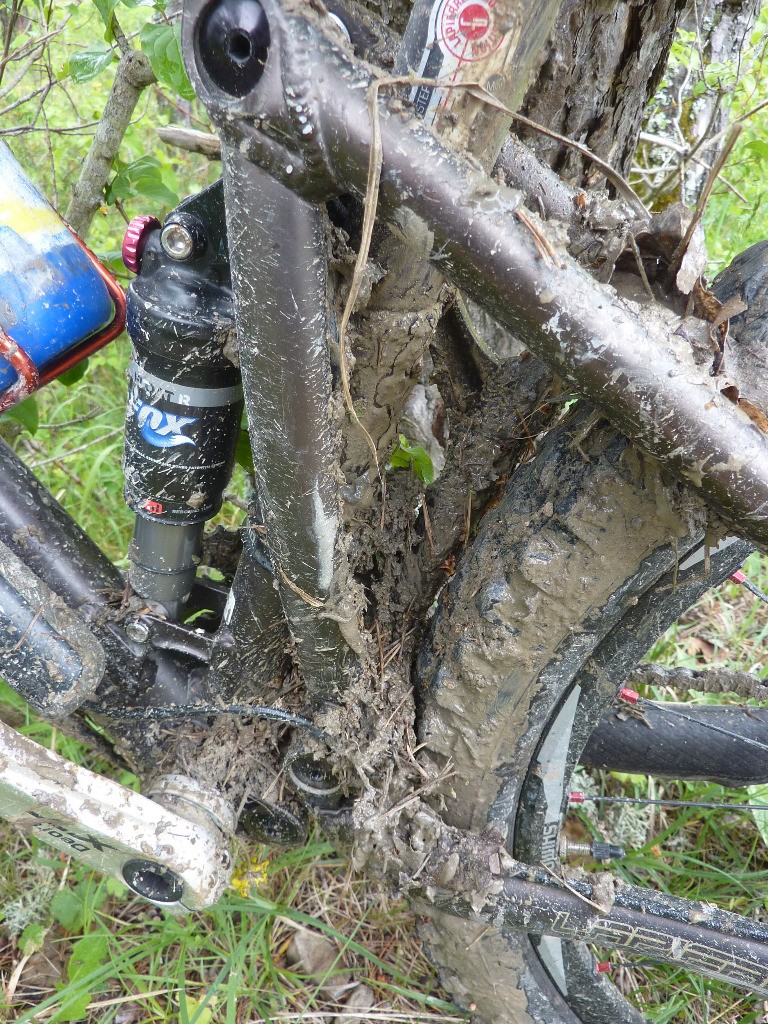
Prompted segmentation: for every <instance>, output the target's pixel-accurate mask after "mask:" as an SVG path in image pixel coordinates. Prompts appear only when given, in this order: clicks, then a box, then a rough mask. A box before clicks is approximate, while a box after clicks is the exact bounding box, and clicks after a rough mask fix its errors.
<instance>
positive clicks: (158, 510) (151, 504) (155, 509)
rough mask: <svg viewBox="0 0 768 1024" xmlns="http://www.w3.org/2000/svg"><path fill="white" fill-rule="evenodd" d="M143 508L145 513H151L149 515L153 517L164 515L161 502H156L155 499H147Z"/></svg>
mask: <svg viewBox="0 0 768 1024" xmlns="http://www.w3.org/2000/svg"><path fill="white" fill-rule="evenodd" d="M141 507H142V508H143V509H144V511H145V512H149V514H150V515H153V516H160V515H162V514H163V506H162V505H161V504H160V502H159V501H155V499H154V498H147V500H146V501H145V502H144V504H143V505H142V506H141Z"/></svg>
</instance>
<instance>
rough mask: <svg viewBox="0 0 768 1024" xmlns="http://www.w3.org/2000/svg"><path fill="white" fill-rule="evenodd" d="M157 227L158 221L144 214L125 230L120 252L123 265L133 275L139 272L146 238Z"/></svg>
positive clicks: (158, 225) (135, 218)
mask: <svg viewBox="0 0 768 1024" xmlns="http://www.w3.org/2000/svg"><path fill="white" fill-rule="evenodd" d="M159 227H160V221H159V220H158V219H157V217H152V216H150V215H149V214H146V213H145V214H141V216H139V217H134V218H133V220H132V221H131V223H130V224H129V225H128V227H127V228H126V229H125V235H124V236H123V250H122V254H123V263H124V264H125V265H126V267H128V269H129V270H130V271H132V272H133V273H134V274H138V272H139V270H141V256H142V253H143V252H144V246H145V245H146V244H147V238H149V235H150V233H151V232H152V231H154V230H155V229H156V228H159Z"/></svg>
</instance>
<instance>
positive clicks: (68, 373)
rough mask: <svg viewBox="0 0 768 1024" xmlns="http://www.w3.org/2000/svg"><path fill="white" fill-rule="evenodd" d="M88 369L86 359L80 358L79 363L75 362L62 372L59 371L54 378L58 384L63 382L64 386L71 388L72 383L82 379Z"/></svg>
mask: <svg viewBox="0 0 768 1024" xmlns="http://www.w3.org/2000/svg"><path fill="white" fill-rule="evenodd" d="M87 371H88V360H87V359H81V360H80V362H79V363H75V365H74V366H71V367H70V368H69V369H68V370H65V371H64V373H60V374H59V376H58V377H57V378H56V380H57V381H59V383H60V384H63V385H64V387H65V388H71V387H72V385H73V384H77V382H78V381H80V380H82V379H83V377H84V376H85V374H86V372H87Z"/></svg>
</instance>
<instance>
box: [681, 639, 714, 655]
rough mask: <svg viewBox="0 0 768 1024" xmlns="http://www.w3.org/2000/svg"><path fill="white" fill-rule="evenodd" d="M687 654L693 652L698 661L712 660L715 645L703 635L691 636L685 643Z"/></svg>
mask: <svg viewBox="0 0 768 1024" xmlns="http://www.w3.org/2000/svg"><path fill="white" fill-rule="evenodd" d="M685 649H686V651H687V652H688V654H695V655H696V657H697V658H698V659H699V661H714V659H715V645H714V644H712V643H710V642H709V640H705V639H704V637H703V636H692V637H691V638H690V640H689V641H688V643H687V644H686V648H685Z"/></svg>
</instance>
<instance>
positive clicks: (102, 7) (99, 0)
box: [93, 0, 120, 33]
mask: <svg viewBox="0 0 768 1024" xmlns="http://www.w3.org/2000/svg"><path fill="white" fill-rule="evenodd" d="M119 2H120V0H93V6H94V7H95V8H96V10H97V11H98V12H99V14H100V15H101V20H102V21H103V22H104V24H105V25H106V26H107V33H111V32H112V15H113V14H114V12H115V8H116V7H117V5H118V3H119Z"/></svg>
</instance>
